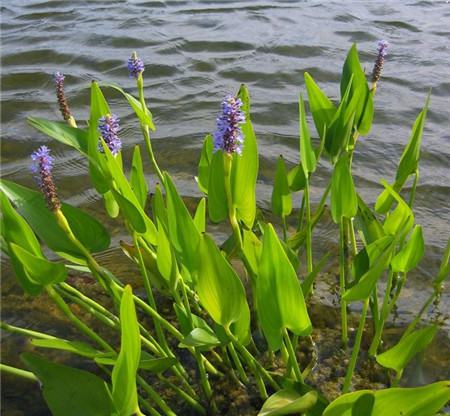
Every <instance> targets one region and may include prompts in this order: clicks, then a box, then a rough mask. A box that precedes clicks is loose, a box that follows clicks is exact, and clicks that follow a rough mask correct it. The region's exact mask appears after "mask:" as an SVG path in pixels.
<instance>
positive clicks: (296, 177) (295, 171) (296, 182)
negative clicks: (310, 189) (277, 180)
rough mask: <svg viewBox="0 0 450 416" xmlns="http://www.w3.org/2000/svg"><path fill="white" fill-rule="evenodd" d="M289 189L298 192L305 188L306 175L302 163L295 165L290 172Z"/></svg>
mask: <svg viewBox="0 0 450 416" xmlns="http://www.w3.org/2000/svg"><path fill="white" fill-rule="evenodd" d="M288 183H289V189H290V190H291V191H292V192H298V191H301V190H303V189H305V186H306V176H305V171H304V170H303V167H302V165H301V163H300V164H298V165H296V166H294V167H293V168H292V169H291V170H290V171H289V173H288Z"/></svg>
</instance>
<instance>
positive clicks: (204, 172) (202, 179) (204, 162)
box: [196, 134, 214, 194]
mask: <svg viewBox="0 0 450 416" xmlns="http://www.w3.org/2000/svg"><path fill="white" fill-rule="evenodd" d="M213 150H214V143H213V138H212V136H211V135H210V134H208V135H207V136H206V137H205V140H203V146H202V153H201V155H200V161H199V162H198V176H197V178H196V179H197V184H198V187H199V189H200V191H202V192H203V193H205V194H207V193H208V188H209V175H210V169H211V161H212V158H213Z"/></svg>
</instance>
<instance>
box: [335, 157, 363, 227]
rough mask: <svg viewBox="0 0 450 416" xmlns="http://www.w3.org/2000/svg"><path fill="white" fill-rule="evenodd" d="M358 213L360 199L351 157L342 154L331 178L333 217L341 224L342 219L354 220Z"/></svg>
mask: <svg viewBox="0 0 450 416" xmlns="http://www.w3.org/2000/svg"><path fill="white" fill-rule="evenodd" d="M357 212H358V199H357V196H356V191H355V186H354V185H353V178H352V173H351V168H350V161H349V155H348V153H347V152H344V153H342V155H341V157H340V158H339V160H338V162H337V163H336V165H335V166H334V170H333V175H332V177H331V215H332V217H333V221H334V222H335V223H336V224H339V223H340V222H341V221H342V218H343V217H345V218H353V217H354V216H355V215H356V213H357Z"/></svg>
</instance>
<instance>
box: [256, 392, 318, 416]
mask: <svg viewBox="0 0 450 416" xmlns="http://www.w3.org/2000/svg"><path fill="white" fill-rule="evenodd" d="M316 402H317V392H316V391H309V392H308V393H306V394H304V395H301V394H300V393H298V392H297V391H295V390H292V389H282V390H279V391H277V392H276V393H274V394H272V396H270V397H269V398H268V399H267V400H266V401H265V402H264V405H263V407H262V408H261V410H260V411H259V413H258V416H282V415H292V414H299V413H301V414H304V413H306V412H307V411H308V410H309V409H311V408H312V407H313V406H314V405H315V404H316Z"/></svg>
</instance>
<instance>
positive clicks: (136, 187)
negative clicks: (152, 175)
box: [130, 146, 148, 209]
mask: <svg viewBox="0 0 450 416" xmlns="http://www.w3.org/2000/svg"><path fill="white" fill-rule="evenodd" d="M130 184H131V189H132V190H133V192H134V194H135V195H136V198H137V199H138V201H139V203H140V204H141V207H142V209H145V203H146V202H147V193H148V186H147V181H146V180H145V175H144V169H143V167H142V158H141V149H140V147H139V146H135V147H134V151H133V161H132V162H131V174H130Z"/></svg>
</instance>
